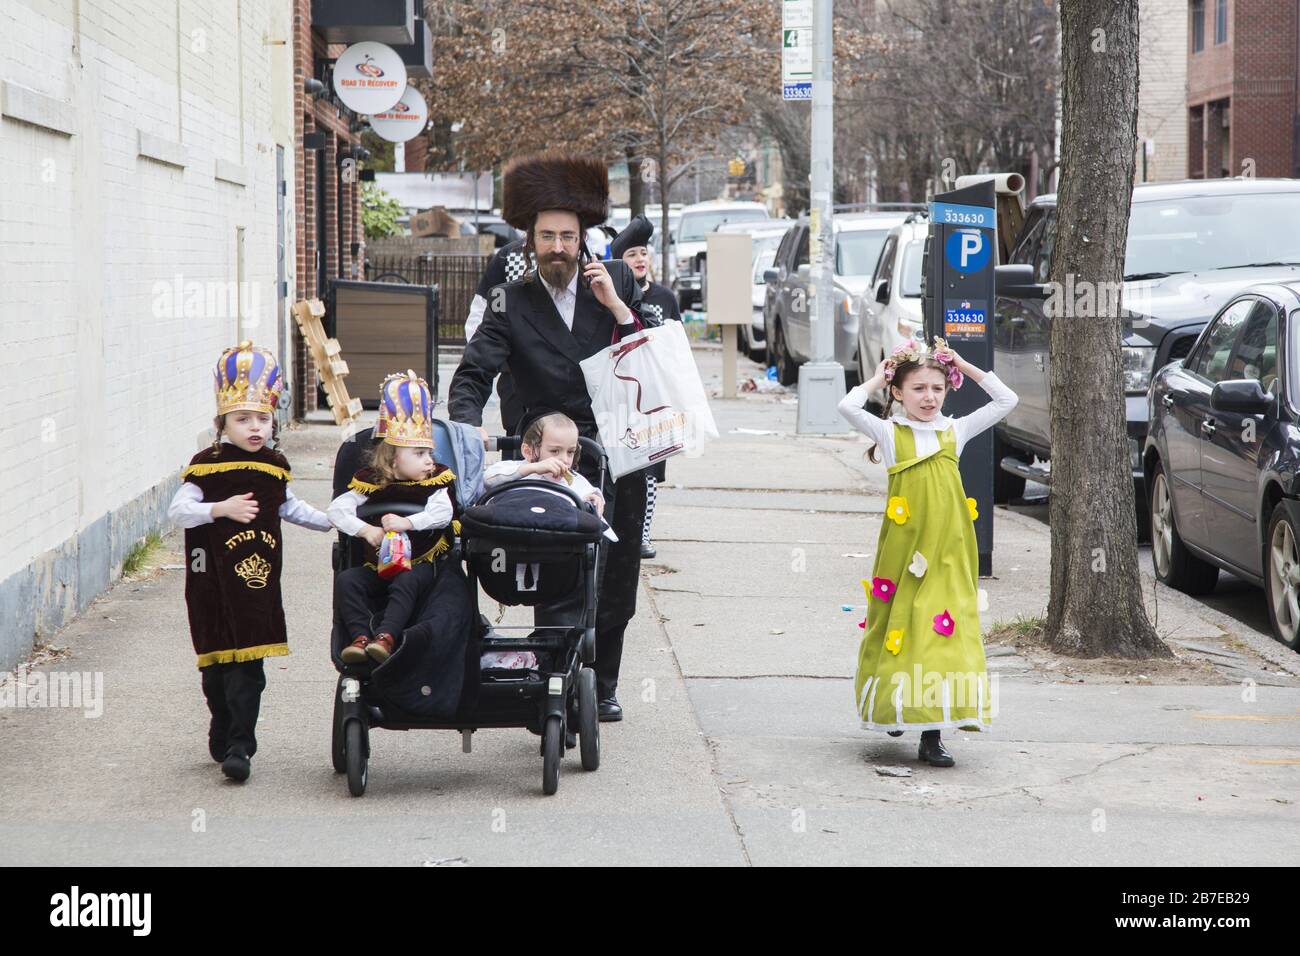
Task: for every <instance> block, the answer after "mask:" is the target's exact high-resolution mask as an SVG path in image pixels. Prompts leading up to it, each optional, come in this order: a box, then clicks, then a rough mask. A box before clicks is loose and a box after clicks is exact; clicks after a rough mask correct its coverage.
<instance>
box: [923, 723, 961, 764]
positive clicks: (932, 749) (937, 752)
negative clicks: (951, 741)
mask: <svg viewBox="0 0 1300 956" xmlns="http://www.w3.org/2000/svg"><path fill="white" fill-rule="evenodd" d="M916 756H917V758H918V759H919V760H921V762H923V763H928V764H929V765H930V766H931V767H951V766H953V765H954V764H955V763H956V762H957V761H955V760H953V759H952V754H950V753H948V751H947V750H945V749H944V746H943V741H942V740H940V739H939V731H937V730H925V731H922V732H921V746H920V748H919V749H918V750H917V751H916Z"/></svg>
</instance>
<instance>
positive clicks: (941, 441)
mask: <svg viewBox="0 0 1300 956" xmlns="http://www.w3.org/2000/svg"><path fill="white" fill-rule="evenodd" d="M934 344H935V347H934V349H933V350H930V349H928V348H926V346H925V345H924V344H918V343H917V342H916V341H915V340H913V339H908V340H907V341H906V342H904V343H903V344H902V345H901V346H899V347H898V348H896V349H895V350H894V354H893V355H891V356H890V357H889V358H887V359H885V360H884V361H882V362H881V363H880V365H879V366H878V367H877V368H876V373H875V375H874V376H872V378H871V379H870V380H869V381H866V382H863V383H862V384H861V385H859V386H858V387H857V388H855V389H853V390H852V391H851V392H849V394H848V395H847V396H845V398H844V400H843V401H842V402H840V406H839V408H840V414H842V415H843V416H844V417H845V418H846V419H848V421H849V423H850V424H851V425H852V426H853V427H854V428H856V429H857V430H858V431H860V432H862V433H863V434H865V435H866V436H867V437H868V438H870V439H871V440H872V441H873V442H874V443H875V444H874V446H873V447H872V448H871V450H870V451H869V452H868V454H869V455H870V457H871V459H872V461H878V460H880V459H879V458H878V457H877V452H879V453H880V454H881V455H882V456H883V459H884V464H885V466H886V468H887V469H888V472H889V493H888V498H887V504H886V507H885V520H884V522H883V523H882V525H881V529H880V540H879V542H878V544H877V546H876V562H875V567H874V568H873V570H872V572H871V578H870V579H864V580H863V582H862V583H863V585H864V587H865V588H866V590H867V598H868V600H867V617H866V620H865V621H864V622H863V629H864V633H863V637H862V646H861V648H860V649H859V651H858V671H857V679H856V680H855V681H854V684H853V691H854V698H855V701H856V704H857V708H858V714H859V716H860V717H861V719H862V726H863V727H865V728H866V729H868V730H881V731H885V732H886V733H889V734H890V735H891V736H895V737H896V736H899V735H900V734H902V733H903V731H904V730H905V729H911V730H919V731H921V744H920V749H919V751H918V754H917V756H918V757H919V758H920V759H921V760H923V761H925V762H927V763H929V764H931V765H932V766H936V767H951V766H952V765H953V763H954V761H953V758H952V755H951V754H950V753H948V751H947V750H946V749H944V746H943V741H942V740H941V739H940V731H941V730H943V729H944V728H947V727H956V728H960V729H962V730H981V729H983V728H986V727H988V726H989V724H990V720H991V717H992V701H991V699H990V698H991V694H990V689H989V681H988V675H987V673H986V671H985V665H984V645H983V643H982V641H981V640H980V619H979V611H980V609H979V593H978V587H977V582H978V574H979V562H978V555H977V551H976V545H975V528H974V521H975V518H976V507H975V499H973V498H968V497H966V491H965V489H964V488H963V487H962V482H961V473H960V472H959V471H958V468H957V461H958V458H959V456H960V455H961V452H962V449H963V448H964V447H965V445H966V443H967V442H968V441H969V440H970V439H971V437H972V436H974V435H978V434H979V433H980V432H982V431H984V430H985V429H986V428H988V427H989V426H991V425H992V424H993V423H994V422H997V421H998V420H1000V419H1002V418H1004V417H1005V416H1006V414H1007V413H1008V412H1009V411H1011V409H1012V408H1014V407H1015V405H1016V395H1015V393H1014V392H1012V391H1011V389H1009V388H1007V387H1006V386H1005V385H1004V384H1002V382H1001V381H1000V380H999V379H998V377H997V376H996V375H994V374H993V373H992V372H983V371H981V370H980V369H977V368H975V367H974V366H973V365H971V364H970V363H969V362H967V361H966V360H964V359H963V358H961V356H959V355H957V353H956V352H954V351H952V350H951V349H949V348H948V346H947V344H946V343H945V342H944V341H943V339H939V338H936V339H935V340H934ZM966 377H969V378H970V379H971V380H972V381H974V382H975V383H976V384H977V385H979V386H980V387H981V388H982V389H984V391H985V392H987V393H988V395H989V397H990V398H991V399H992V401H991V402H990V403H989V404H987V405H984V406H983V407H981V408H979V409H978V410H976V411H975V412H973V413H972V414H970V415H966V416H963V417H961V418H948V417H947V416H945V415H944V414H943V412H942V411H941V409H942V407H943V402H944V399H945V398H946V397H947V394H948V389H949V388H960V387H961V385H962V382H963V381H964V379H965V378H966ZM881 388H885V389H887V392H888V394H887V397H886V404H885V409H884V417H883V418H877V417H875V416H874V415H871V414H869V413H868V412H867V411H865V409H864V408H863V406H864V405H865V404H866V401H867V399H868V397H869V396H870V395H871V394H873V393H874V392H876V391H877V390H879V389H881ZM900 406H901V407H900Z"/></svg>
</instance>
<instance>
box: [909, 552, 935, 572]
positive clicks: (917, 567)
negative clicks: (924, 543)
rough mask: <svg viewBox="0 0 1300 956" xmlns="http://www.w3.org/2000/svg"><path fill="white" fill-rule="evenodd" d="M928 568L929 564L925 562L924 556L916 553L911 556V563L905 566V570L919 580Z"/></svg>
mask: <svg viewBox="0 0 1300 956" xmlns="http://www.w3.org/2000/svg"><path fill="white" fill-rule="evenodd" d="M929 567H930V562H928V561H926V560H925V555H923V554H922V553H921V552H920V551H918V552H916V554H914V555H912V563H911V564H909V565H908V566H907V570H909V571H911V572H912V573H913V574H915V575H916V576H917V577H918V578H919V577H924V576H925V572H926V569H927V568H929Z"/></svg>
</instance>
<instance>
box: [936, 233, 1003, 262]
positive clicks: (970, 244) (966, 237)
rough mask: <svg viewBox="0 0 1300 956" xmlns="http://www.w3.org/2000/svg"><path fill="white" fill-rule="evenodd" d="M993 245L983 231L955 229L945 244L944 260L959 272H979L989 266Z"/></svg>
mask: <svg viewBox="0 0 1300 956" xmlns="http://www.w3.org/2000/svg"><path fill="white" fill-rule="evenodd" d="M992 253H993V243H992V242H991V241H990V240H989V237H988V235H986V234H985V232H984V230H983V229H953V230H951V231H950V232H949V233H948V241H947V242H945V243H944V244H943V254H944V258H946V259H947V260H948V265H950V266H952V267H953V268H954V269H956V270H957V271H958V272H961V273H968V272H979V271H980V270H982V269H983V268H984V267H985V266H987V265H988V264H989V257H990V256H991V255H992Z"/></svg>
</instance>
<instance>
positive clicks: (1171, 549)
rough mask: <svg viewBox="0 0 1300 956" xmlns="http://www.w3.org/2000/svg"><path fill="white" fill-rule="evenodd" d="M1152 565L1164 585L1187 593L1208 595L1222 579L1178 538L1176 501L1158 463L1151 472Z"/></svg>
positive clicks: (1217, 570)
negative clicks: (1175, 511)
mask: <svg viewBox="0 0 1300 956" xmlns="http://www.w3.org/2000/svg"><path fill="white" fill-rule="evenodd" d="M1150 512H1151V563H1152V564H1154V565H1155V570H1156V577H1157V578H1158V579H1159V580H1160V582H1161V583H1162V584H1167V585H1168V586H1169V587H1171V588H1175V589H1176V590H1179V591H1182V592H1183V593H1184V594H1208V593H1209V592H1211V591H1213V590H1214V585H1215V584H1216V583H1217V582H1218V580H1219V569H1218V567H1217V566H1216V565H1213V564H1210V563H1209V562H1208V561H1202V560H1201V559H1200V558H1198V557H1197V556H1196V555H1194V554H1192V553H1191V552H1190V551H1188V550H1187V548H1186V546H1184V544H1183V539H1182V538H1181V537H1179V535H1178V523H1177V521H1176V520H1175V518H1174V499H1173V496H1172V495H1171V494H1170V492H1169V480H1168V479H1167V478H1166V477H1165V469H1164V466H1163V465H1162V464H1161V463H1160V462H1158V461H1157V462H1156V464H1155V467H1154V468H1153V469H1152V472H1151V500H1150Z"/></svg>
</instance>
